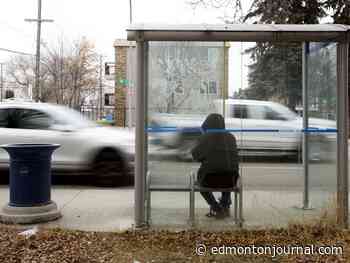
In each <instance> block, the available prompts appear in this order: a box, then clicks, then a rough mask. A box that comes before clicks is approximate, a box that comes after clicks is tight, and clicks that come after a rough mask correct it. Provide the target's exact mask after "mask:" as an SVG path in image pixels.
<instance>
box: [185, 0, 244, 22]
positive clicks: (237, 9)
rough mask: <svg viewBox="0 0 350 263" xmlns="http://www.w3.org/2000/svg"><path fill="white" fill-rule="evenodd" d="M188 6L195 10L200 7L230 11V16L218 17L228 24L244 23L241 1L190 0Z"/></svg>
mask: <svg viewBox="0 0 350 263" xmlns="http://www.w3.org/2000/svg"><path fill="white" fill-rule="evenodd" d="M188 4H189V5H190V6H191V7H192V8H193V9H196V8H198V7H204V8H216V9H224V10H226V9H229V10H230V14H231V15H230V16H228V15H226V14H224V16H222V17H218V18H220V19H222V20H223V21H224V22H225V23H227V24H234V23H242V21H243V11H242V3H241V0H188Z"/></svg>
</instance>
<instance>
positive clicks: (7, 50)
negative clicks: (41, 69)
mask: <svg viewBox="0 0 350 263" xmlns="http://www.w3.org/2000/svg"><path fill="white" fill-rule="evenodd" d="M0 51H4V52H10V53H14V54H19V55H25V56H32V57H35V55H34V54H30V53H26V52H22V51H17V50H13V49H8V48H2V47H0Z"/></svg>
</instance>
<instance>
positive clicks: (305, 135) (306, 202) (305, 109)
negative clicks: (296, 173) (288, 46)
mask: <svg viewBox="0 0 350 263" xmlns="http://www.w3.org/2000/svg"><path fill="white" fill-rule="evenodd" d="M309 49H310V43H309V42H304V43H303V55H302V61H303V91H302V96H303V149H302V158H303V173H304V184H303V186H304V189H303V207H302V208H303V209H310V199H309V160H308V156H309V147H308V145H309V143H308V132H307V129H308V127H309V104H308V98H309V97H308V67H309V63H308V57H309Z"/></svg>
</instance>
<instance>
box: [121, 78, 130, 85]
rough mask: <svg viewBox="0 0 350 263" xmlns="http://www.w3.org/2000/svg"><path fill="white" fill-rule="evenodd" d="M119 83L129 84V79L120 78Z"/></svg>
mask: <svg viewBox="0 0 350 263" xmlns="http://www.w3.org/2000/svg"><path fill="white" fill-rule="evenodd" d="M119 84H120V85H123V86H128V84H129V81H128V80H127V79H120V80H119Z"/></svg>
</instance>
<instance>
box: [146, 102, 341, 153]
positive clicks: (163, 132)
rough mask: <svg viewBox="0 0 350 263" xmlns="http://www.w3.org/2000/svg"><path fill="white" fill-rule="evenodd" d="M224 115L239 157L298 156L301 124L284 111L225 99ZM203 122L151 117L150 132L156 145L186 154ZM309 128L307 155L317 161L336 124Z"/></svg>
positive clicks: (313, 123)
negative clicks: (235, 141)
mask: <svg viewBox="0 0 350 263" xmlns="http://www.w3.org/2000/svg"><path fill="white" fill-rule="evenodd" d="M220 104H221V105H220ZM216 112H218V113H220V112H223V106H222V102H217V109H216ZM224 115H225V124H226V129H230V130H231V132H232V134H233V135H234V136H235V137H236V140H237V146H238V148H239V150H240V154H241V155H245V156H247V155H253V156H257V155H269V156H272V155H278V156H281V155H295V154H299V155H300V152H301V148H302V127H303V125H302V123H303V120H302V118H301V117H299V116H298V115H297V114H296V113H294V112H292V111H291V110H289V109H288V108H287V107H285V106H283V105H281V104H279V103H275V102H270V101H258V100H240V99H228V100H226V101H225V114H224ZM205 118H206V116H204V115H201V116H199V115H189V114H164V113H156V114H153V115H152V114H151V121H150V127H151V128H150V132H151V134H152V136H153V137H154V138H156V139H154V141H156V142H157V143H159V144H162V145H165V146H168V147H172V148H178V149H180V154H186V153H187V152H188V150H189V149H191V148H192V147H193V145H194V143H196V140H195V139H196V138H198V136H199V135H200V134H201V131H200V129H199V128H200V126H201V124H202V123H203V121H204V120H205ZM162 127H163V128H162ZM175 127H176V128H175ZM309 127H312V128H315V129H318V130H315V132H309V134H310V136H309V138H310V143H309V146H310V152H312V154H313V158H318V157H319V156H318V157H317V156H316V155H320V154H322V153H324V152H326V149H325V148H327V151H329V150H330V149H329V148H330V144H332V143H334V142H335V138H336V133H335V131H336V130H335V129H336V122H335V121H333V120H325V119H318V118H309ZM174 129H175V130H176V132H174ZM317 131H319V132H317Z"/></svg>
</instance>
